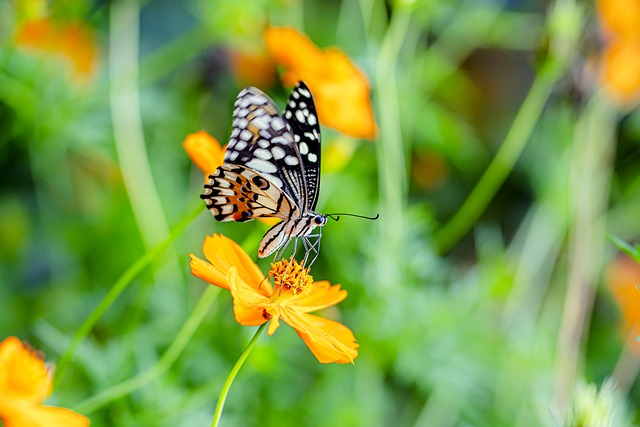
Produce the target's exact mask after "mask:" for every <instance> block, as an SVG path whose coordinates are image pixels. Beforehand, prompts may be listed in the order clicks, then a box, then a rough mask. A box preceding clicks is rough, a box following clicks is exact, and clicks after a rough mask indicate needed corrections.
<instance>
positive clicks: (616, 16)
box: [598, 0, 640, 38]
mask: <svg viewBox="0 0 640 427" xmlns="http://www.w3.org/2000/svg"><path fill="white" fill-rule="evenodd" d="M598 12H599V15H600V20H601V22H602V24H603V26H604V27H605V29H607V30H608V31H611V32H613V33H616V35H618V36H620V37H624V38H633V37H635V38H640V2H638V1H637V0H600V1H598Z"/></svg>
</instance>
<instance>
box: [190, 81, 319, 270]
mask: <svg viewBox="0 0 640 427" xmlns="http://www.w3.org/2000/svg"><path fill="white" fill-rule="evenodd" d="M319 185H320V128H319V126H318V120H317V116H316V112H315V105H314V103H313V97H312V96H311V92H310V91H309V89H308V88H307V87H306V85H305V84H304V83H303V82H300V83H298V85H297V86H296V87H295V88H294V89H293V91H292V93H291V96H290V98H289V100H288V103H287V108H286V110H285V112H284V115H282V116H281V115H280V114H279V113H278V109H277V107H276V106H275V104H274V103H273V101H272V100H271V99H270V98H269V97H268V96H267V95H266V94H264V93H263V92H262V91H260V90H259V89H256V88H254V87H248V88H245V89H244V90H243V91H242V92H240V94H239V95H238V97H237V98H236V102H235V104H234V111H233V123H232V132H231V137H230V140H229V144H228V145H227V151H226V154H225V160H224V164H223V165H222V166H220V167H219V168H218V169H217V170H216V171H215V172H214V173H213V174H212V175H210V176H209V182H208V183H207V184H205V191H204V193H203V194H202V195H201V196H200V197H201V198H202V199H204V200H205V202H206V205H207V208H208V209H209V210H210V211H211V212H212V213H213V215H214V217H215V218H216V219H217V220H218V221H238V222H244V221H250V220H252V219H255V218H260V217H274V218H280V219H282V221H281V222H279V223H278V224H276V225H274V226H273V227H272V228H271V229H269V231H267V233H266V234H265V235H264V237H263V238H262V241H261V242H260V246H259V249H258V256H259V257H261V258H263V257H266V256H269V255H270V254H272V253H274V252H275V251H277V250H278V249H280V248H282V247H283V246H285V245H286V244H287V243H288V242H289V241H290V240H291V239H298V238H302V239H304V240H303V243H304V244H305V247H306V248H307V251H309V248H311V249H312V250H315V252H316V255H317V249H313V248H314V246H313V244H311V243H310V242H309V241H308V236H310V235H312V233H313V231H314V230H315V229H316V228H317V227H322V226H323V225H324V224H325V223H326V216H324V215H321V214H318V213H316V212H314V209H315V206H316V203H317V198H318V189H319ZM307 254H308V252H307Z"/></svg>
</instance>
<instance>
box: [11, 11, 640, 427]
mask: <svg viewBox="0 0 640 427" xmlns="http://www.w3.org/2000/svg"><path fill="white" fill-rule="evenodd" d="M630 3H632V2H630ZM600 20H601V19H600V18H599V17H598V8H597V5H596V4H594V3H591V2H577V3H574V2H571V1H557V2H547V1H535V0H522V1H518V0H515V1H498V0H486V1H474V0H452V1H450V0H445V1H437V0H416V1H411V0H398V1H380V0H359V1H355V0H342V1H338V0H329V1H325V0H315V1H302V0H245V1H237V2H229V1H223V0H186V1H180V2H178V1H170V0H149V1H144V2H136V1H133V0H129V1H125V0H118V1H112V2H103V1H97V2H91V1H83V0H80V1H72V0H59V1H50V2H45V1H44V0H15V1H6V0H2V1H0V37H1V40H0V42H1V46H0V129H1V131H0V174H1V175H0V177H1V178H0V339H2V338H4V337H6V336H8V335H16V336H18V337H20V338H21V339H23V340H25V341H27V342H29V343H30V344H31V345H33V346H34V347H35V348H37V349H40V350H42V351H43V352H44V353H45V355H46V358H47V361H48V362H53V363H57V362H58V361H59V360H60V358H61V357H62V355H63V354H64V352H65V351H66V350H67V349H68V346H69V344H70V341H71V339H72V337H73V336H74V334H76V333H77V332H78V331H79V328H80V326H81V325H82V324H83V322H84V321H85V320H86V319H87V317H88V316H89V315H90V313H91V312H92V311H93V310H94V309H95V308H96V307H97V306H98V304H100V302H101V301H103V299H104V298H105V295H107V293H108V292H109V291H110V290H111V289H112V287H113V286H114V283H116V282H117V281H118V280H119V278H120V277H121V276H122V274H123V273H124V272H125V271H127V270H128V269H129V268H130V267H131V266H132V265H135V263H136V262H139V260H140V259H141V257H144V256H145V254H146V255H147V256H148V257H150V258H149V259H151V262H150V263H148V264H144V263H143V264H144V265H143V264H140V266H142V267H143V268H141V270H140V271H139V272H138V274H134V275H132V276H131V277H130V278H129V279H131V280H129V281H128V282H127V280H125V282H127V283H129V282H130V284H129V286H128V287H127V288H126V289H125V290H124V292H123V293H122V294H121V295H120V296H119V298H117V300H115V302H114V303H113V305H112V306H111V307H110V308H109V309H108V310H107V311H106V313H105V314H104V316H102V317H101V318H100V319H99V320H98V321H97V323H96V325H95V327H94V328H92V329H91V331H90V333H89V334H88V336H87V338H86V339H84V340H82V341H81V342H80V345H79V346H78V348H77V350H76V352H75V355H74V357H73V360H72V361H71V362H70V363H69V364H68V366H67V367H65V372H64V376H62V377H60V378H58V383H57V384H56V388H55V390H54V393H53V395H52V397H51V398H50V399H49V401H48V402H49V403H50V404H56V405H62V406H67V407H70V408H73V409H77V410H78V411H80V412H82V413H84V414H86V415H87V416H89V417H90V418H91V420H92V425H95V426H198V425H210V423H211V418H212V415H213V410H214V407H215V403H216V400H217V396H218V393H219V392H220V389H221V387H222V384H223V382H224V380H225V378H226V376H227V375H228V373H229V371H230V369H231V368H232V367H233V365H234V364H235V362H236V360H237V358H238V356H239V355H240V353H241V352H242V350H243V348H244V346H245V345H246V343H247V342H248V340H249V339H250V337H251V336H252V334H253V333H254V331H253V328H244V327H241V326H239V325H238V324H237V323H236V322H235V320H234V318H233V310H232V305H231V298H230V296H229V295H228V293H227V292H221V293H220V295H219V296H218V297H217V299H215V300H214V299H213V298H211V297H210V298H209V300H206V301H205V302H206V304H208V305H206V306H204V309H205V311H204V313H206V316H205V317H204V318H203V320H202V321H201V323H199V322H200V320H199V319H198V320H197V321H195V323H194V321H193V317H190V315H192V313H193V310H194V307H196V305H197V304H198V302H199V301H200V302H201V303H202V304H204V303H203V302H202V301H204V300H203V299H201V298H204V297H201V296H202V295H203V292H204V291H205V289H207V287H208V286H209V285H207V284H206V283H204V282H203V281H201V280H199V279H196V278H194V277H192V276H191V274H190V270H189V264H188V254H189V253H195V254H196V255H198V256H201V255H202V254H201V249H200V248H201V245H202V242H203V240H204V237H205V236H206V235H208V234H211V233H212V232H219V233H223V234H225V235H227V236H229V237H231V238H233V239H234V240H236V241H238V242H239V243H241V244H242V245H243V247H244V248H245V249H246V250H247V251H248V253H249V254H251V255H252V256H254V258H255V254H256V249H257V244H258V242H259V240H260V238H261V236H262V234H263V233H264V232H265V231H266V229H267V226H266V225H264V224H261V223H258V222H252V223H245V224H235V223H232V224H229V223H225V224H221V223H217V222H215V221H214V219H213V217H212V216H211V214H210V213H209V212H207V211H206V210H205V209H204V203H202V201H201V200H200V199H199V197H198V195H199V194H200V193H201V191H202V181H203V180H202V173H201V172H200V171H199V170H198V169H197V168H195V167H194V166H193V165H192V164H191V161H190V160H189V158H188V156H187V155H186V153H185V152H184V150H183V148H182V145H181V143H182V141H183V140H184V138H185V137H186V135H187V134H189V133H191V132H194V131H197V130H200V129H205V130H207V131H208V132H209V133H211V134H212V135H214V136H215V137H216V138H218V139H219V140H220V141H221V142H223V143H225V142H226V141H227V139H228V136H229V133H230V127H231V110H232V105H233V101H234V99H235V96H236V95H237V94H238V92H239V91H240V90H241V89H242V87H244V86H245V85H247V84H252V85H256V86H259V87H260V88H261V89H263V90H264V91H265V92H267V93H268V94H269V95H270V96H272V97H273V99H274V100H275V101H276V103H277V104H278V105H279V107H280V108H283V107H284V103H285V100H286V97H287V94H288V91H289V88H286V87H283V86H282V83H281V80H280V79H279V78H278V74H277V73H278V70H277V69H276V68H275V66H274V65H271V66H266V67H265V68H264V69H263V68H261V67H260V66H259V65H256V64H253V63H252V62H251V60H250V58H251V55H254V54H260V53H261V52H263V50H264V44H263V43H264V42H263V39H262V31H263V29H264V28H265V26H267V25H289V26H293V27H295V28H297V29H298V30H300V31H301V32H303V33H305V34H307V35H308V36H309V37H310V38H311V39H312V40H313V41H314V42H315V43H316V44H317V45H318V46H320V47H321V48H324V47H328V46H337V47H338V48H340V49H341V50H343V51H344V52H345V53H346V54H347V55H349V57H350V58H351V59H352V61H353V62H354V63H356V64H357V65H358V66H359V67H360V68H361V69H362V70H363V71H364V73H365V74H366V75H367V76H368V78H369V81H370V84H371V89H372V90H371V96H372V99H373V106H374V111H375V116H376V121H377V125H378V135H377V137H376V139H375V140H373V141H366V140H357V139H353V138H349V137H347V136H344V135H341V134H340V133H339V132H337V131H335V130H333V129H329V128H326V127H323V129H322V131H323V159H322V162H323V164H322V166H323V171H322V172H323V173H322V185H321V191H320V201H319V204H318V211H320V212H353V213H359V214H365V215H371V214H374V213H377V212H379V213H380V219H379V220H378V221H376V222H370V221H364V220H358V219H354V218H346V217H345V218H342V219H341V220H340V221H338V222H333V221H331V222H330V223H329V224H328V225H327V226H326V227H325V228H324V232H323V240H322V250H321V254H320V257H319V259H318V260H317V262H316V263H315V264H314V266H313V270H312V274H313V275H314V277H315V278H316V279H327V280H330V281H331V282H332V283H340V284H342V285H343V287H344V288H345V289H347V291H348V292H349V297H348V298H347V299H346V300H345V301H344V302H343V303H341V304H340V305H339V306H338V309H337V310H333V311H331V312H330V313H325V314H326V315H327V316H330V317H333V318H337V319H339V320H340V321H341V322H343V323H344V324H346V325H347V326H349V327H350V328H351V329H352V330H353V331H354V333H355V335H356V337H357V339H358V342H359V343H360V349H359V350H360V354H359V357H358V358H357V359H356V361H355V365H321V364H319V363H318V362H317V360H316V359H315V358H314V357H313V355H312V354H311V353H310V351H309V350H308V349H307V348H306V346H305V345H304V343H303V342H302V341H301V340H300V339H299V338H298V337H297V336H296V334H295V332H294V331H293V330H292V329H291V328H288V327H283V328H281V329H280V330H279V331H278V332H277V333H276V334H275V335H274V336H272V337H268V336H266V335H265V336H263V337H261V339H260V341H259V342H258V346H257V347H256V348H255V349H254V351H253V353H252V354H251V356H250V358H249V360H248V362H247V364H246V365H245V366H244V368H243V369H242V371H241V372H240V374H239V376H238V378H237V379H236V381H235V383H234V385H233V387H232V389H231V392H230V394H229V397H228V400H227V404H226V407H225V411H224V413H223V417H222V422H221V425H222V426H260V427H267V426H280V427H285V426H365V425H368V426H388V425H393V426H416V427H426V426H438V427H441V426H564V425H573V426H586V425H594V426H595V425H598V426H606V425H610V426H624V425H631V423H632V421H633V420H634V419H635V420H638V419H639V418H640V417H639V415H638V410H639V409H640V389H639V388H638V387H637V385H636V381H635V378H636V374H637V372H638V359H637V357H638V356H636V355H638V354H640V352H638V349H637V348H636V347H637V345H638V344H637V343H635V341H634V338H635V335H634V336H632V337H631V338H630V339H627V340H625V334H630V335H633V334H634V333H635V334H636V335H637V332H638V331H636V330H635V329H634V328H635V327H636V326H635V324H633V320H634V319H635V318H634V316H633V311H631V312H629V311H628V310H633V309H632V308H631V309H630V308H629V307H633V306H634V304H635V302H634V298H638V299H639V300H640V294H638V295H637V296H636V294H635V291H636V289H635V284H636V283H639V282H640V273H639V272H638V270H637V269H636V268H635V264H634V263H633V262H622V261H620V260H621V258H616V256H618V257H619V256H620V255H616V254H617V252H618V250H617V249H616V247H615V246H614V245H613V244H612V243H611V242H610V241H609V240H607V236H608V235H615V236H617V237H619V238H620V239H622V240H624V241H633V240H634V239H636V238H637V237H638V235H640V221H638V218H640V192H639V191H638V189H639V188H640V179H639V176H638V168H639V167H640V156H639V154H640V145H639V142H640V116H639V115H638V113H637V111H635V110H633V109H632V107H633V105H634V102H635V99H634V98H633V96H631V97H630V98H631V101H629V102H627V103H625V104H620V103H618V102H615V100H614V101H613V102H612V100H611V97H610V96H607V94H606V93H603V91H602V90H601V88H600V87H599V83H598V82H599V81H600V80H599V78H598V73H597V70H598V62H599V61H600V55H599V49H602V48H603V45H604V43H605V40H606V38H605V37H604V35H603V31H602V28H601V26H600V25H599V23H600ZM34 22H37V23H39V24H37V25H35V27H30V26H29V25H34V24H33V23H34ZM43 22H44V24H43ZM637 25H638V28H640V22H638V23H637ZM52 28H56V29H52ZM66 31H69V32H68V33H67V32H66ZM43 34H44V35H43ZM238 58H241V59H243V58H244V59H247V58H249V59H247V60H248V61H249V64H250V65H249V67H248V68H249V72H247V70H246V69H244V70H243V69H242V68H241V67H240V66H239V65H238ZM120 91H122V92H120ZM121 93H125V94H126V95H124V96H123V95H121ZM463 206H464V208H463V209H462V210H461V207H463ZM198 207H200V208H201V209H202V211H201V213H200V214H199V216H198V217H197V218H195V220H193V221H191V222H189V218H190V213H191V212H193V211H194V209H198ZM180 224H183V225H185V224H188V226H186V228H184V230H183V231H180V229H179V230H178V231H177V232H176V233H175V235H177V238H176V239H175V240H173V242H172V244H171V245H170V246H169V247H168V248H164V247H162V248H161V249H154V248H157V247H158V246H157V245H158V244H161V243H162V242H164V241H166V239H167V238H168V236H169V235H170V233H171V230H174V229H176V227H179V225H180ZM149 254H152V255H149ZM260 265H261V267H262V268H263V271H266V270H267V269H268V262H267V261H260ZM621 276H623V277H624V278H625V279H624V280H623V281H622V282H620V280H618V278H619V277H621ZM125 279H126V278H125ZM625 280H626V281H625ZM613 282H615V283H613ZM607 285H609V287H608V286H607ZM614 286H621V287H622V288H623V289H626V290H627V291H626V293H624V295H625V298H627V299H626V300H625V301H626V305H625V304H623V303H620V302H618V303H617V302H616V301H619V300H616V299H615V298H614V297H613V296H612V293H611V292H610V291H609V288H613V287H614ZM616 289H618V288H616ZM200 307H201V308H202V307H203V306H202V305H201V306H200ZM625 307H627V308H626V310H627V311H625ZM188 319H191V323H189V321H188ZM623 319H627V320H628V324H627V326H628V327H627V329H624V328H623V326H621V325H623ZM185 322H187V323H189V324H190V325H192V326H194V327H197V328H196V329H195V332H194V334H193V335H192V336H190V338H189V340H188V342H186V343H185V345H186V346H185V347H184V351H183V352H181V353H180V352H178V353H177V354H175V355H173V356H175V357H173V356H172V357H170V358H168V359H167V356H166V355H165V352H167V350H168V349H170V347H171V346H172V343H174V339H175V337H176V336H177V335H178V332H179V331H180V330H181V328H182V327H183V325H184V324H185ZM629 322H630V324H629ZM634 331H635V332H634ZM625 343H626V344H625ZM163 355H165V356H164V357H165V359H163ZM174 360H175V362H174ZM170 362H174V363H170ZM158 363H160V365H157V364H158ZM154 366H161V367H162V369H158V368H154ZM150 369H151V371H149V370H150ZM154 369H156V370H155V371H154ZM145 372H146V374H144V373H145ZM139 374H144V375H148V376H142V377H137V378H141V380H140V382H139V383H137V386H135V387H132V388H131V389H130V390H127V391H125V392H116V393H115V394H113V395H112V396H111V397H110V398H109V399H105V400H103V401H102V402H101V403H99V404H91V405H90V404H88V403H87V399H90V398H92V397H95V396H98V395H100V393H101V392H103V391H104V390H108V389H110V388H111V387H113V386H116V385H117V384H119V383H121V382H122V381H126V380H127V379H130V378H132V377H135V376H136V375H139ZM609 377H613V379H614V380H615V381H616V382H617V383H618V387H617V389H616V391H615V392H612V391H610V390H609V389H608V388H607V387H604V388H603V391H602V392H601V393H600V394H599V395H597V396H596V394H595V388H594V387H598V388H600V385H601V384H602V383H603V381H605V380H606V379H607V378H609ZM589 383H590V384H592V385H591V386H590V387H591V388H589V387H587V386H584V384H589ZM581 384H582V385H581ZM94 403H95V401H94ZM596 409H597V410H600V412H601V413H603V414H604V415H602V417H601V418H597V416H598V415H597V414H596V415H594V414H593V413H591V412H593V411H595V410H596ZM594 416H595V417H596V418H595V420H598V421H588V420H590V419H591V420H593V419H594V418H589V417H594Z"/></svg>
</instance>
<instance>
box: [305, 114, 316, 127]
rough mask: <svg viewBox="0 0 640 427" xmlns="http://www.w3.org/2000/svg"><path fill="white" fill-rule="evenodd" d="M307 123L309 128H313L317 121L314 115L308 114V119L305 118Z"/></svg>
mask: <svg viewBox="0 0 640 427" xmlns="http://www.w3.org/2000/svg"><path fill="white" fill-rule="evenodd" d="M307 122H308V123H309V124H310V125H311V126H315V125H316V123H318V120H317V119H316V116H315V114H309V117H307Z"/></svg>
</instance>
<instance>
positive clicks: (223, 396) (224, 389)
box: [211, 323, 267, 427]
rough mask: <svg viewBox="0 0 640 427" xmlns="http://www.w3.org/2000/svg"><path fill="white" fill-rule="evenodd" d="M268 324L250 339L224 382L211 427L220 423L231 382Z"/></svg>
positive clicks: (262, 326)
mask: <svg viewBox="0 0 640 427" xmlns="http://www.w3.org/2000/svg"><path fill="white" fill-rule="evenodd" d="M266 326H267V323H263V324H262V325H260V327H259V328H258V330H257V331H256V334H255V335H254V336H253V338H251V341H249V344H247V347H246V348H245V349H244V352H242V354H241V355H240V358H239V359H238V361H237V362H236V364H235V366H234V367H233V369H232V370H231V372H230V373H229V376H228V377H227V380H226V381H225V382H224V386H222V391H220V395H219V396H218V404H217V405H216V411H215V413H214V414H213V421H212V422H211V427H217V425H218V423H219V422H220V417H222V409H223V408H224V401H225V400H226V399H227V394H229V389H230V388H231V384H233V380H234V379H235V378H236V375H238V372H239V371H240V368H242V365H244V362H245V360H247V357H249V353H251V350H253V347H254V346H255V345H256V342H258V338H260V335H261V334H262V331H263V330H264V328H265V327H266Z"/></svg>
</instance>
